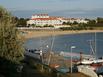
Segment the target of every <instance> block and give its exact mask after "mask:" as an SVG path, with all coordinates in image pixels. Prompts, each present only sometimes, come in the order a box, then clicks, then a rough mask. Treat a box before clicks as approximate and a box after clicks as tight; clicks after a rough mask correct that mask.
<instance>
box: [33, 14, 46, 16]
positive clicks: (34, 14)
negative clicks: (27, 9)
mask: <svg viewBox="0 0 103 77" xmlns="http://www.w3.org/2000/svg"><path fill="white" fill-rule="evenodd" d="M35 15H37V16H48V14H33V16H35Z"/></svg>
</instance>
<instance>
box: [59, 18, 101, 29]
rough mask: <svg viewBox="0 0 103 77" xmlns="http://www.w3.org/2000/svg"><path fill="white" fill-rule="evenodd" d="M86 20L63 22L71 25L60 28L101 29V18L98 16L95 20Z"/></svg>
mask: <svg viewBox="0 0 103 77" xmlns="http://www.w3.org/2000/svg"><path fill="white" fill-rule="evenodd" d="M86 20H88V23H77V22H74V23H70V22H67V23H63V24H64V25H71V27H67V28H66V27H62V28H60V29H61V30H93V29H103V18H100V17H98V18H97V19H96V20H90V19H86Z"/></svg>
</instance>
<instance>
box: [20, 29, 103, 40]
mask: <svg viewBox="0 0 103 77" xmlns="http://www.w3.org/2000/svg"><path fill="white" fill-rule="evenodd" d="M21 31H22V32H24V34H23V36H24V38H25V39H29V38H38V37H46V36H57V35H66V34H79V33H94V32H103V30H75V31H60V30H21Z"/></svg>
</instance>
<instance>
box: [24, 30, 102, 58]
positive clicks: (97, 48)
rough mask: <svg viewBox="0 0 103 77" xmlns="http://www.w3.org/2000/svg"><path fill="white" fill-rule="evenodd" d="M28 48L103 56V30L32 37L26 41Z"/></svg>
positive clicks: (25, 44)
mask: <svg viewBox="0 0 103 77" xmlns="http://www.w3.org/2000/svg"><path fill="white" fill-rule="evenodd" d="M24 47H25V48H28V49H42V50H43V51H44V52H48V51H49V50H51V51H53V52H61V51H63V52H71V48H72V52H73V53H80V52H82V53H84V54H88V55H92V54H93V53H95V54H96V56H98V57H103V32H95V33H80V34H66V35H57V36H54V35H51V36H48V37H39V38H30V39H27V40H26V41H25V43H24Z"/></svg>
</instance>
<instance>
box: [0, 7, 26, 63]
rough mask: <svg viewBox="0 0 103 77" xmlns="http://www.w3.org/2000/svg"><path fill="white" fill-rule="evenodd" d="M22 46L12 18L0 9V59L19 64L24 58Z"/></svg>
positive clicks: (3, 9)
mask: <svg viewBox="0 0 103 77" xmlns="http://www.w3.org/2000/svg"><path fill="white" fill-rule="evenodd" d="M22 44H23V42H22V40H21V38H20V35H19V31H18V30H17V29H16V23H15V21H14V19H13V17H12V16H11V14H10V13H9V12H8V11H7V10H6V9H5V8H3V7H0V57H2V58H5V59H7V60H9V61H12V62H17V63H19V62H20V61H21V60H22V59H23V57H24V56H23V55H24V54H23V53H24V49H23V47H22Z"/></svg>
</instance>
